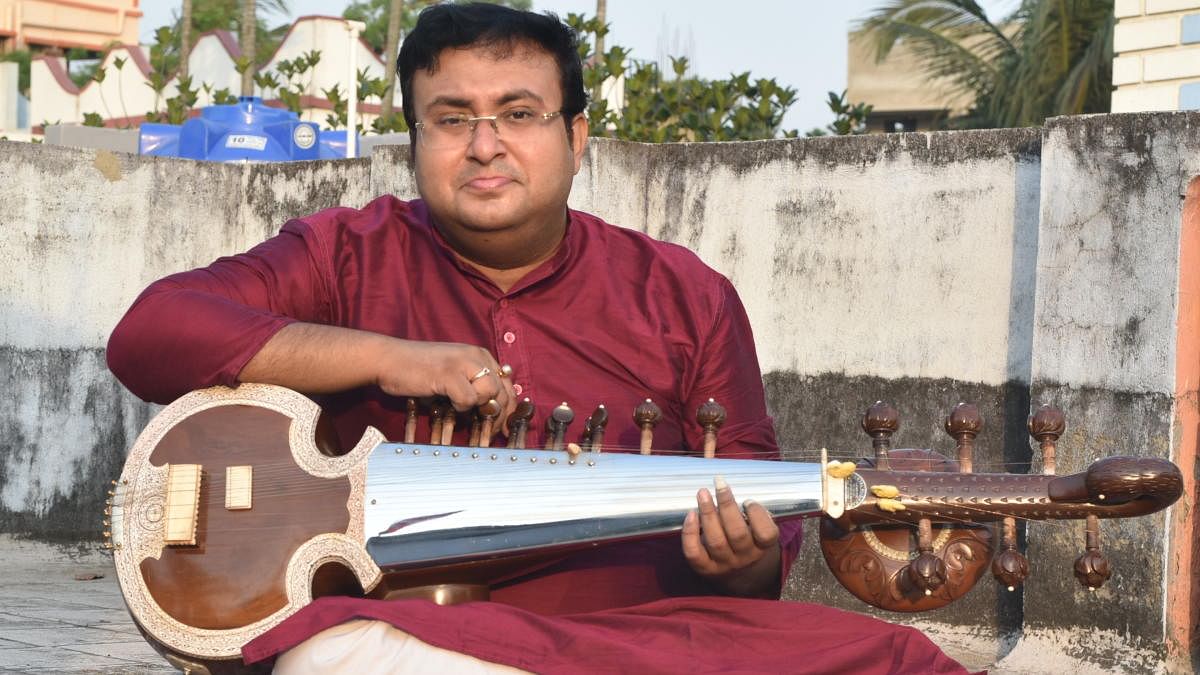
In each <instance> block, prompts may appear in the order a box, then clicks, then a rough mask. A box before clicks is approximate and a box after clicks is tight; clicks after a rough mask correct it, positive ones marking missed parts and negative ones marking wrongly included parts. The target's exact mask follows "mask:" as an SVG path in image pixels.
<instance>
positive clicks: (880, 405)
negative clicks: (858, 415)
mask: <svg viewBox="0 0 1200 675" xmlns="http://www.w3.org/2000/svg"><path fill="white" fill-rule="evenodd" d="M899 428H900V411H898V410H896V409H895V408H894V407H892V405H891V404H889V403H884V402H883V401H876V402H875V405H873V406H871V407H870V408H867V411H866V412H865V413H863V418H862V429H863V431H865V432H867V435H868V436H870V437H871V447H872V448H874V450H875V468H877V469H880V470H883V471H888V470H890V469H891V468H892V464H891V460H890V459H888V453H889V452H891V450H892V434H894V433H896V430H897V429H899Z"/></svg>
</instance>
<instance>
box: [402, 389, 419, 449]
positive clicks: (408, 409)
mask: <svg viewBox="0 0 1200 675" xmlns="http://www.w3.org/2000/svg"><path fill="white" fill-rule="evenodd" d="M404 412H405V416H404V442H405V443H416V442H417V399H415V398H410V399H408V400H407V401H405V402H404Z"/></svg>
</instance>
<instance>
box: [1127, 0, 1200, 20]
mask: <svg viewBox="0 0 1200 675" xmlns="http://www.w3.org/2000/svg"><path fill="white" fill-rule="evenodd" d="M1188 9H1200V0H1146V13H1147V14H1162V13H1164V12H1182V11H1184V10H1188ZM1118 16H1119V15H1118Z"/></svg>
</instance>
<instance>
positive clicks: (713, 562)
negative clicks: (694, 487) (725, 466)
mask: <svg viewBox="0 0 1200 675" xmlns="http://www.w3.org/2000/svg"><path fill="white" fill-rule="evenodd" d="M696 506H697V509H696V510H695V511H689V512H688V515H687V517H686V518H685V519H684V521H683V555H684V557H685V558H687V561H688V564H690V565H691V566H692V569H694V570H695V571H696V573H697V574H699V575H701V576H703V577H705V578H706V579H708V580H709V581H710V582H711V583H713V584H714V585H716V586H717V587H718V588H719V589H720V590H722V591H723V592H725V593H728V594H729V595H738V596H765V595H768V594H771V593H773V592H775V591H777V588H778V583H779V565H780V552H779V527H778V526H777V525H776V524H775V520H774V519H772V518H771V514H770V513H768V512H767V510H766V509H765V508H763V506H762V505H761V504H759V503H757V502H747V503H746V510H745V513H744V514H743V512H742V509H741V507H739V506H738V503H737V501H736V500H735V499H734V498H733V490H732V489H730V488H729V486H727V485H719V486H718V489H717V499H716V502H715V503H714V502H713V498H712V495H711V493H709V491H708V490H707V489H703V490H700V491H699V492H698V493H697V494H696Z"/></svg>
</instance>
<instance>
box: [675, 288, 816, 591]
mask: <svg viewBox="0 0 1200 675" xmlns="http://www.w3.org/2000/svg"><path fill="white" fill-rule="evenodd" d="M718 290H719V293H720V302H719V304H718V312H717V317H716V320H715V321H714V322H713V330H712V333H711V334H710V335H709V339H708V340H707V342H706V343H705V345H704V349H703V354H702V356H701V359H700V364H701V365H700V368H699V370H698V374H697V377H696V382H695V385H694V386H693V388H692V393H691V395H690V397H689V399H688V402H687V408H686V409H687V410H689V411H694V410H697V409H698V408H699V407H700V406H701V405H702V404H703V403H704V402H705V401H707V400H708V399H710V398H711V399H713V400H715V401H717V402H718V403H721V404H722V405H723V406H725V409H726V415H727V417H726V421H725V424H724V426H722V427H721V430H720V432H719V433H718V434H717V440H718V442H717V456H718V457H725V458H742V459H780V453H779V443H778V441H776V439H775V424H774V422H773V421H772V420H771V417H770V416H769V415H768V414H767V406H766V393H765V392H764V391H763V382H762V372H761V371H760V369H759V366H758V354H757V352H756V350H755V349H754V334H753V332H752V331H751V328H750V319H749V317H747V316H746V309H745V307H744V306H743V305H742V301H741V298H739V297H738V294H737V290H736V289H734V287H733V284H731V283H730V282H729V280H728V279H726V278H725V277H721V278H720V282H719V285H718ZM690 429H691V427H690V426H689V430H690ZM690 433H695V434H696V437H695V438H688V443H689V445H690V446H691V447H693V448H700V447H703V438H702V437H701V436H700V435H699V433H700V432H699V431H698V430H697V431H691V432H690ZM730 487H732V488H733V491H734V494H735V495H736V494H737V486H736V485H731V486H730ZM803 533H804V531H803V521H800V520H793V521H789V522H784V523H780V524H779V544H780V553H781V556H782V560H781V562H782V564H781V565H780V578H779V586H778V587H777V588H775V589H773V590H771V591H768V593H767V595H768V596H774V597H779V593H780V592H781V591H782V589H783V585H784V583H785V582H786V580H787V577H788V573H789V572H790V571H791V568H792V564H793V563H794V562H795V560H796V557H797V556H798V555H799V553H800V544H801V541H802V536H803Z"/></svg>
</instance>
